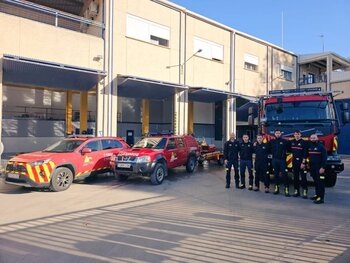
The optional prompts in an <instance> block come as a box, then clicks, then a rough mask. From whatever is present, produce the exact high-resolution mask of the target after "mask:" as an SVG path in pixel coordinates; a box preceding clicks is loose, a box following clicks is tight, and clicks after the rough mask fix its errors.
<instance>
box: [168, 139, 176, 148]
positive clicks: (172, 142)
mask: <svg viewBox="0 0 350 263" xmlns="http://www.w3.org/2000/svg"><path fill="white" fill-rule="evenodd" d="M166 148H167V149H168V150H173V149H176V142H175V139H174V138H170V139H169V141H168V145H167V147H166Z"/></svg>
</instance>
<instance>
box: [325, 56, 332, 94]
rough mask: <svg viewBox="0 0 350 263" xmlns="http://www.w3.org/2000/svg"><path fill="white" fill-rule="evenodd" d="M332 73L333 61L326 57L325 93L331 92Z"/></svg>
mask: <svg viewBox="0 0 350 263" xmlns="http://www.w3.org/2000/svg"><path fill="white" fill-rule="evenodd" d="M332 71H333V59H332V56H331V55H327V86H326V91H331V74H332Z"/></svg>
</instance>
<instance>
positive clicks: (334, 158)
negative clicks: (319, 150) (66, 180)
mask: <svg viewBox="0 0 350 263" xmlns="http://www.w3.org/2000/svg"><path fill="white" fill-rule="evenodd" d="M333 95H334V94H333V93H332V92H323V91H321V88H308V89H307V88H306V89H292V90H275V91H271V92H270V93H269V95H268V96H263V97H261V98H260V100H259V106H258V107H259V110H258V121H259V132H260V133H262V134H263V135H264V140H265V141H269V140H271V138H273V134H274V130H275V129H279V130H281V131H282V135H283V137H285V138H287V139H289V138H290V139H291V138H293V134H294V131H295V130H300V131H301V134H302V137H303V139H306V140H308V138H309V137H310V135H311V134H317V135H318V137H319V140H320V141H321V142H322V143H324V145H325V147H326V149H327V153H328V158H327V167H326V186H328V187H332V186H334V185H335V183H336V180H337V174H338V173H340V172H342V171H343V170H344V164H343V162H342V161H341V159H340V157H339V155H338V153H337V148H338V142H337V134H339V132H340V127H339V121H338V114H337V110H336V107H335V102H334V99H333V97H334V96H333ZM343 108H344V109H346V108H347V105H346V106H345V105H344V107H343ZM342 117H343V119H342V121H343V123H347V122H349V114H348V112H342ZM292 158H293V156H292V155H291V154H289V155H288V156H287V166H288V169H289V170H291V168H292Z"/></svg>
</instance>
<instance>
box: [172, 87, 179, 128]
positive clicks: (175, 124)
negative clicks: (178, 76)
mask: <svg viewBox="0 0 350 263" xmlns="http://www.w3.org/2000/svg"><path fill="white" fill-rule="evenodd" d="M179 111H180V109H179V94H177V93H176V94H174V116H173V132H174V134H175V135H178V134H179Z"/></svg>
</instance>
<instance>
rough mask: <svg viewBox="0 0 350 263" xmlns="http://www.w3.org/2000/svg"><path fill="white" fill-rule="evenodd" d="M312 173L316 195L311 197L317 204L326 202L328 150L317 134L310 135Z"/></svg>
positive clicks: (309, 148) (309, 151) (309, 150)
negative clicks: (325, 181)
mask: <svg viewBox="0 0 350 263" xmlns="http://www.w3.org/2000/svg"><path fill="white" fill-rule="evenodd" d="M308 156H309V165H310V174H311V176H312V178H313V179H314V182H315V195H314V196H313V197H312V198H311V199H312V200H313V201H314V203H315V204H322V203H324V192H325V183H324V180H325V173H324V172H325V168H326V162H327V151H326V148H325V147H324V146H323V144H322V143H320V142H319V141H318V137H317V135H316V134H312V135H311V136H310V143H309V147H308Z"/></svg>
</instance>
